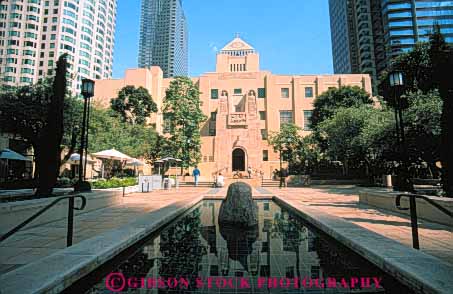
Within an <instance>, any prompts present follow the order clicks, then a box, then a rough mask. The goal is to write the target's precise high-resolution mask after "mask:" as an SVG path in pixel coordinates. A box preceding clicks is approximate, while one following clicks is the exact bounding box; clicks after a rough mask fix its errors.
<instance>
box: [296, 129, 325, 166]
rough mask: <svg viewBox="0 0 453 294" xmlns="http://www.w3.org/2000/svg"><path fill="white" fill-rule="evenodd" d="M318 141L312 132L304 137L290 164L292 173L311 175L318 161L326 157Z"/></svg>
mask: <svg viewBox="0 0 453 294" xmlns="http://www.w3.org/2000/svg"><path fill="white" fill-rule="evenodd" d="M317 143H318V142H317V141H316V139H315V137H314V136H313V135H312V134H310V135H308V136H305V137H303V138H302V140H301V141H300V142H299V145H298V146H297V147H296V150H295V152H294V155H293V157H294V159H293V162H292V163H291V164H290V166H289V170H290V173H293V174H304V175H310V174H312V173H313V172H314V170H315V169H316V166H317V165H318V163H319V162H320V161H321V160H322V159H324V154H323V153H322V152H321V149H320V148H319V146H318V144H317Z"/></svg>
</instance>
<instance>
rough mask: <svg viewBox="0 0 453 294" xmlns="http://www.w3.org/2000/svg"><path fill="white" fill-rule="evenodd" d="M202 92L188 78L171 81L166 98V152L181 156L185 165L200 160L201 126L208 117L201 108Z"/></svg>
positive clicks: (169, 154)
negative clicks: (167, 134) (167, 135)
mask: <svg viewBox="0 0 453 294" xmlns="http://www.w3.org/2000/svg"><path fill="white" fill-rule="evenodd" d="M201 106H202V102H201V100H200V91H199V90H198V88H197V87H196V86H195V85H194V84H193V82H192V80H191V79H189V78H187V77H177V78H175V79H174V80H173V81H171V83H170V86H169V88H168V89H167V91H166V95H165V98H164V101H163V109H162V111H163V113H164V123H165V124H167V125H168V126H169V127H168V129H167V131H168V133H169V137H168V144H167V145H166V146H165V151H163V152H164V153H166V155H168V156H173V157H175V158H179V159H182V166H183V167H184V168H187V167H189V166H194V165H196V164H197V163H198V162H200V160H201V136H200V125H201V123H202V122H204V121H206V119H207V117H206V116H205V115H204V114H203V111H202V109H201Z"/></svg>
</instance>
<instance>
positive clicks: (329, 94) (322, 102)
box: [311, 86, 373, 129]
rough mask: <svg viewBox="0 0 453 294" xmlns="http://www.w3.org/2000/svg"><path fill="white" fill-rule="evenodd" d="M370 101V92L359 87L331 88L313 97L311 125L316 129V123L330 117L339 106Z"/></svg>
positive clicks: (350, 105) (356, 104)
mask: <svg viewBox="0 0 453 294" xmlns="http://www.w3.org/2000/svg"><path fill="white" fill-rule="evenodd" d="M372 103H373V100H372V99H371V98H370V94H368V93H367V92H366V91H365V90H364V89H362V88H360V87H357V86H352V87H351V86H342V87H340V88H331V89H329V90H327V91H326V92H324V93H323V94H321V95H319V96H318V97H317V98H316V99H315V102H314V105H313V106H314V109H313V115H312V118H311V122H312V127H313V128H315V129H316V126H317V125H318V124H320V123H321V122H322V121H324V120H325V119H328V118H330V117H332V116H333V114H334V113H335V111H336V110H337V109H338V108H340V107H358V106H361V105H363V104H372Z"/></svg>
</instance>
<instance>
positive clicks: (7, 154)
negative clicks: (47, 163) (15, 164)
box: [0, 148, 32, 173]
mask: <svg viewBox="0 0 453 294" xmlns="http://www.w3.org/2000/svg"><path fill="white" fill-rule="evenodd" d="M0 159H4V160H6V166H5V167H6V172H7V173H8V163H9V161H10V160H18V161H32V160H31V159H30V158H27V157H25V156H23V155H22V154H20V153H17V152H15V151H13V150H11V149H8V148H6V149H3V150H1V151H0Z"/></svg>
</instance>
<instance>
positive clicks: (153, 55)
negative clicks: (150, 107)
mask: <svg viewBox="0 0 453 294" xmlns="http://www.w3.org/2000/svg"><path fill="white" fill-rule="evenodd" d="M187 35H188V32H187V21H186V17H185V15H184V10H183V7H182V1H181V0H142V7H141V22H140V44H139V57H138V65H139V67H141V68H145V67H150V66H156V65H157V66H160V68H161V69H162V71H163V72H164V77H174V76H187V75H188V46H187V44H188V43H187V38H188V37H187Z"/></svg>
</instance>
